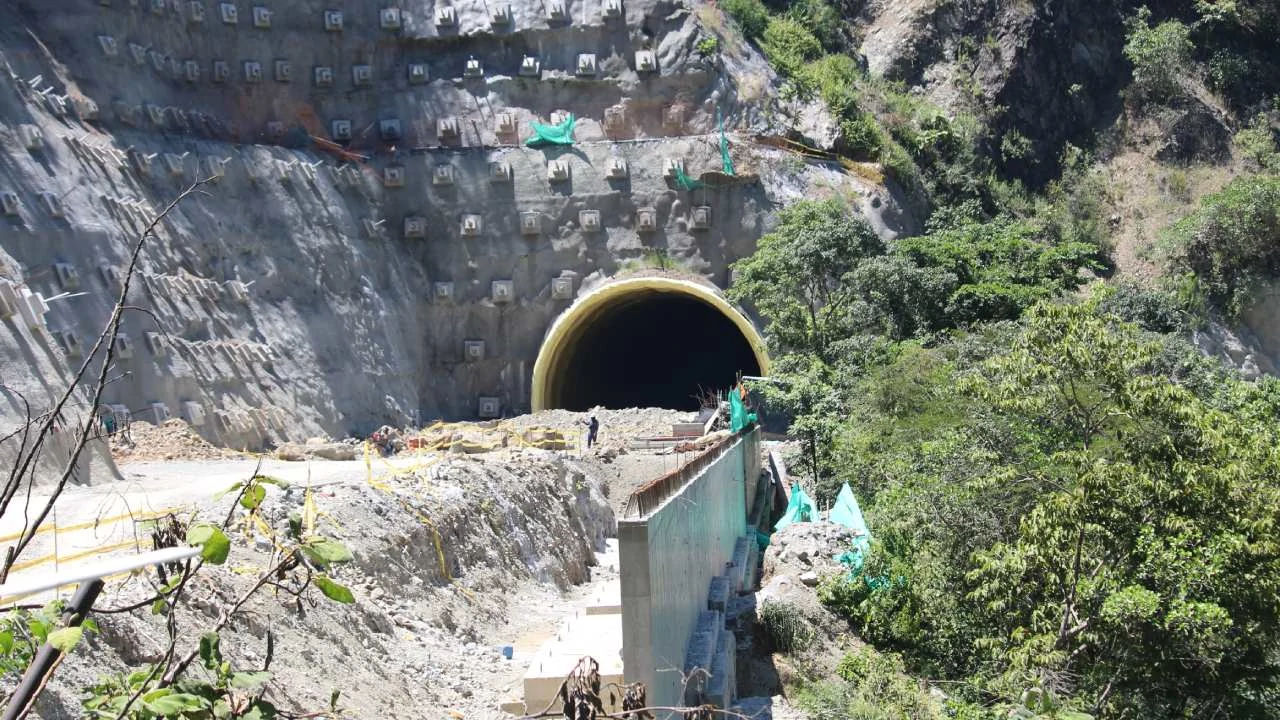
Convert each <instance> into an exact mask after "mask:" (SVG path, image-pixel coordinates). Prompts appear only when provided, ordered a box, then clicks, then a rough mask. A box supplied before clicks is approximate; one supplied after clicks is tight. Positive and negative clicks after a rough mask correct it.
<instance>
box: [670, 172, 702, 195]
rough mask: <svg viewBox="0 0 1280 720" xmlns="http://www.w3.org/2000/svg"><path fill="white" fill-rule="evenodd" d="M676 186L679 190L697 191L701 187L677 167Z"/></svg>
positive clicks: (699, 183)
mask: <svg viewBox="0 0 1280 720" xmlns="http://www.w3.org/2000/svg"><path fill="white" fill-rule="evenodd" d="M676 186H678V187H679V188H680V189H681V190H697V189H698V188H700V187H702V186H703V185H702V183H701V182H699V181H698V180H694V179H693V178H691V177H689V176H688V175H686V174H685V172H684V170H681V169H680V168H678V167H677V168H676Z"/></svg>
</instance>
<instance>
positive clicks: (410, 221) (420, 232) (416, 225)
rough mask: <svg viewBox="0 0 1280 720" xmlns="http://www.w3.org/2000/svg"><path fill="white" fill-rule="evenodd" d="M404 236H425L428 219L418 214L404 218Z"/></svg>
mask: <svg viewBox="0 0 1280 720" xmlns="http://www.w3.org/2000/svg"><path fill="white" fill-rule="evenodd" d="M404 236H405V237H406V238H425V237H426V236H427V219H426V218H424V217H421V216H418V215H410V216H408V217H406V218H405V219H404Z"/></svg>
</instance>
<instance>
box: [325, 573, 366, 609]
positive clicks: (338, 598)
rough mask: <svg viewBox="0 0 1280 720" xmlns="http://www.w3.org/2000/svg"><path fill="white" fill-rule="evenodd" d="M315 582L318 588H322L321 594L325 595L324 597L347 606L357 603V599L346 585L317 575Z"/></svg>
mask: <svg viewBox="0 0 1280 720" xmlns="http://www.w3.org/2000/svg"><path fill="white" fill-rule="evenodd" d="M315 582H316V587H318V588H320V592H322V593H324V596H325V597H327V598H329V599H330V600H333V601H335V602H340V603H344V604H347V605H350V604H351V603H354V602H355V601H356V598H355V596H354V595H352V594H351V590H350V589H348V588H347V587H346V586H345V585H340V584H338V583H336V582H334V581H333V580H330V579H329V578H328V577H327V576H325V575H317V576H316V577H315Z"/></svg>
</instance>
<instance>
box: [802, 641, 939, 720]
mask: <svg viewBox="0 0 1280 720" xmlns="http://www.w3.org/2000/svg"><path fill="white" fill-rule="evenodd" d="M836 674H837V676H838V679H834V678H833V679H830V680H826V681H820V682H813V683H806V684H804V685H802V686H801V687H800V688H799V690H798V692H797V693H796V700H797V702H798V704H799V706H800V707H801V708H802V709H804V710H805V712H806V713H807V714H808V716H809V717H810V718H812V719H813V720H846V719H848V720H943V718H948V717H952V714H951V713H950V712H948V710H949V709H948V708H945V707H944V706H943V703H941V702H939V701H937V700H935V699H933V698H932V697H930V696H929V692H928V690H927V689H926V688H924V687H923V686H922V685H921V684H920V683H918V682H917V681H916V680H914V679H912V678H910V677H908V676H907V675H906V674H905V672H904V670H903V666H902V661H901V659H900V658H898V657H897V656H896V655H893V654H890V653H878V652H876V651H875V650H873V649H871V648H865V647H864V648H861V649H860V650H858V651H856V652H853V653H850V654H848V655H846V656H845V657H844V658H843V659H842V660H841V661H840V664H839V665H838V666H837V667H836ZM953 711H954V710H953Z"/></svg>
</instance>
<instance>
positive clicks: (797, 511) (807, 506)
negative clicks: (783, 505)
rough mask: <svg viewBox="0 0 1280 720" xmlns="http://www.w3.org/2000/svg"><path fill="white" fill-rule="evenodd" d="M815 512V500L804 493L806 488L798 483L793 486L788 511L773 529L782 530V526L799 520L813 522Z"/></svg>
mask: <svg viewBox="0 0 1280 720" xmlns="http://www.w3.org/2000/svg"><path fill="white" fill-rule="evenodd" d="M813 514H814V507H813V501H812V500H810V499H809V496H808V495H806V494H805V493H804V488H802V487H800V486H799V485H798V484H797V485H792V486H791V500H790V501H788V502H787V511H786V512H785V513H783V514H782V518H781V519H779V520H778V522H777V523H775V524H774V526H773V529H774V530H775V531H776V530H781V529H782V528H784V527H786V526H788V525H792V524H794V523H798V522H812V520H813Z"/></svg>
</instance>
